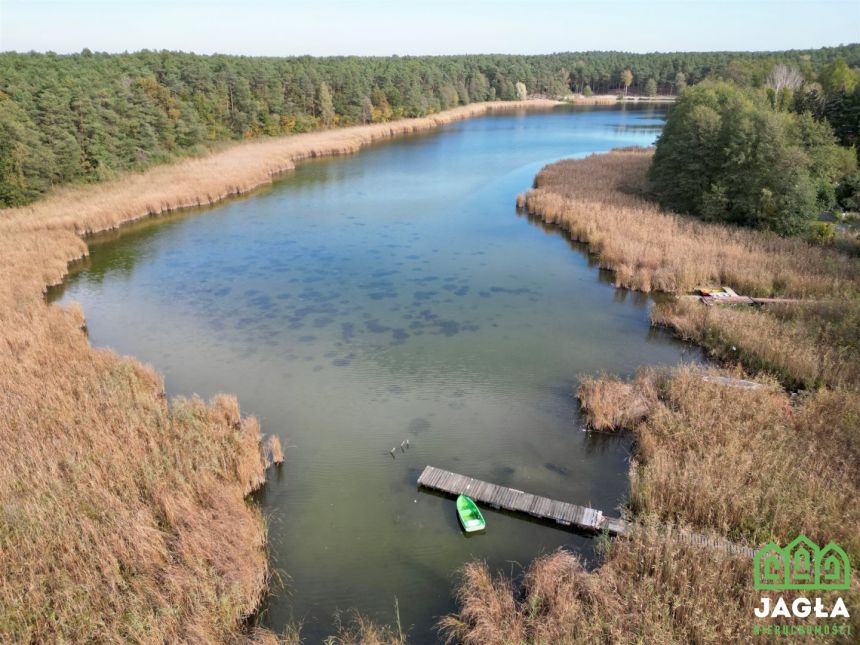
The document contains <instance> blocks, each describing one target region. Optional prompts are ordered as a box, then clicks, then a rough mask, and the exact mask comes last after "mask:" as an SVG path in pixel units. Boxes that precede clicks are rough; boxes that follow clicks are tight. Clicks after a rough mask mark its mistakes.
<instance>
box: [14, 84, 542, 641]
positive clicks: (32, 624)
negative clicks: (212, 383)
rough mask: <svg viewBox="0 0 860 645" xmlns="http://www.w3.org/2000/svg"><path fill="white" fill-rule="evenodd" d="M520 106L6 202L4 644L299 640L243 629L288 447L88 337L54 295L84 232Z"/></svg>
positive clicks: (259, 578)
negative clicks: (253, 494)
mask: <svg viewBox="0 0 860 645" xmlns="http://www.w3.org/2000/svg"><path fill="white" fill-rule="evenodd" d="M551 104H552V102H549V101H545V102H529V103H528V105H539V106H540V105H547V106H548V105H551ZM522 105H524V104H521V103H514V102H511V103H504V104H478V105H472V106H468V107H464V108H458V109H456V110H452V111H449V112H447V113H442V114H438V115H434V116H432V117H428V118H424V119H413V120H405V121H400V122H392V123H387V124H383V125H373V126H361V127H356V128H344V129H342V130H333V131H327V132H320V133H314V134H308V135H302V136H295V137H285V138H279V139H270V140H266V141H261V142H250V143H243V144H238V145H235V146H233V147H230V148H228V149H226V150H224V151H222V152H219V153H215V154H212V155H209V156H206V157H202V158H198V159H191V160H186V161H182V162H179V163H177V164H174V165H171V166H163V167H159V168H154V169H152V170H149V171H147V172H144V173H138V174H132V175H128V176H126V177H124V178H122V179H120V180H117V181H112V182H107V183H104V184H101V185H97V186H89V187H84V188H64V189H60V190H58V191H56V192H55V193H53V194H52V195H50V196H48V197H47V198H46V199H44V200H42V201H39V202H36V203H34V204H32V205H30V206H27V207H24V208H16V209H7V210H3V211H0V240H2V245H3V252H2V253H0V348H2V351H0V392H2V396H0V500H2V505H0V511H2V522H0V552H2V554H3V557H2V558H0V580H2V581H3V583H4V584H3V585H0V641H2V642H93V641H95V642H102V641H103V642H120V641H135V642H225V641H226V642H236V641H244V640H252V641H257V642H276V641H283V642H297V639H298V634H297V631H296V630H295V629H292V630H289V631H288V632H287V633H285V634H283V635H281V636H276V635H274V634H272V633H271V632H267V631H265V630H261V629H254V630H253V631H248V628H247V627H246V626H245V624H244V619H245V618H246V617H247V616H249V615H250V614H252V613H253V612H254V611H255V610H256V608H257V606H258V603H259V601H260V598H261V596H262V594H263V593H264V592H265V590H266V588H267V583H268V569H267V558H266V553H265V540H266V531H265V524H264V521H263V518H262V517H261V515H260V513H259V511H258V510H257V509H256V508H255V507H254V506H252V505H251V504H249V502H248V501H247V500H246V495H247V494H248V493H249V492H250V491H251V490H253V489H254V488H255V487H257V486H260V485H261V484H262V483H263V482H264V481H265V467H266V465H267V464H268V463H270V462H272V461H277V460H279V459H281V458H282V456H283V455H282V451H281V448H280V444H279V443H277V440H276V439H270V440H268V441H266V442H262V441H261V437H260V430H259V426H258V424H257V422H256V421H255V420H254V419H253V418H242V416H241V415H240V411H239V406H238V403H237V402H236V400H235V399H234V398H232V397H229V396H225V395H220V396H217V397H215V398H214V399H213V400H212V401H210V402H209V403H204V402H203V401H201V400H199V399H194V398H193V399H176V400H174V401H167V400H166V397H165V394H164V384H163V383H162V381H161V379H160V377H158V376H157V375H156V374H155V372H154V371H153V370H152V369H150V368H148V367H145V366H143V365H141V364H140V363H138V362H137V361H135V360H134V359H131V358H121V357H119V356H117V355H116V354H114V353H112V352H109V351H104V350H95V349H93V348H92V347H91V346H90V345H89V342H88V340H87V337H86V334H85V332H84V330H83V326H84V314H83V312H82V311H81V309H80V307H78V306H75V305H72V306H71V307H68V308H65V309H63V308H61V307H59V306H54V305H51V306H49V305H47V304H46V303H45V301H44V297H43V294H44V292H45V289H46V287H47V286H48V285H52V284H57V283H59V282H60V281H61V280H62V279H63V277H64V276H65V274H66V272H67V268H68V263H69V262H70V261H72V260H74V259H76V258H80V257H82V256H85V255H86V254H87V245H86V242H85V241H84V240H83V239H82V238H81V236H82V235H84V234H88V233H92V232H96V231H102V230H106V229H111V228H116V227H118V226H120V225H121V224H123V223H126V222H130V221H133V220H135V219H139V218H141V217H146V216H149V215H155V214H158V213H163V212H167V211H170V210H175V209H178V208H182V207H185V206H190V205H197V204H208V203H212V202H215V201H217V200H218V199H221V198H223V197H226V196H228V195H232V194H236V193H241V192H246V191H248V190H251V189H253V188H255V187H257V186H260V185H262V184H265V183H267V182H269V181H271V179H272V177H273V176H274V175H275V174H277V173H279V172H282V171H284V170H288V169H290V168H292V167H293V164H294V163H295V162H296V161H298V160H300V159H304V158H307V157H313V156H321V155H331V154H342V153H347V152H354V151H355V150H357V149H358V148H360V147H361V146H362V145H365V144H367V143H370V142H371V141H374V140H377V139H382V138H387V137H392V136H395V135H398V134H405V133H409V132H415V131H419V130H425V129H428V128H431V127H436V126H438V125H440V124H443V123H448V122H451V121H454V120H457V119H463V118H467V117H470V116H476V115H479V114H484V113H486V112H488V111H490V110H495V109H510V108H515V107H520V106H522ZM365 627H368V625H365ZM368 629H370V627H368ZM377 629H378V638H377V641H378V642H385V638H387V636H386V634H388V632H387V631H385V630H384V629H382V628H377ZM367 633H370V631H368V632H367ZM398 635H399V632H398ZM345 642H346V641H345Z"/></svg>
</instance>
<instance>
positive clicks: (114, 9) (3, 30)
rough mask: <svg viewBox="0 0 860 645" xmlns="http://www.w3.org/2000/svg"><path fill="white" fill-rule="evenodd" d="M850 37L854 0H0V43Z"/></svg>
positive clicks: (134, 46) (644, 46)
mask: <svg viewBox="0 0 860 645" xmlns="http://www.w3.org/2000/svg"><path fill="white" fill-rule="evenodd" d="M852 42H860V0H807V1H801V0H721V1H717V0H710V1H709V0H640V1H638V2H637V1H621V2H614V1H611V0H604V1H603V2H599V1H598V2H595V1H582V2H580V1H574V0H568V1H564V0H519V1H518V2H513V1H510V0H457V1H452V0H438V1H437V2H426V1H423V0H400V1H399V2H393V1H390V0H363V1H361V2H359V1H355V0H311V1H309V0H242V1H240V0H0V51H9V50H15V51H30V50H36V51H54V52H58V53H69V52H77V51H80V50H81V49H83V48H84V47H88V48H89V49H91V50H93V51H108V52H122V51H137V50H140V49H171V50H182V51H194V52H197V53H201V54H209V53H215V52H218V53H227V54H246V55H266V56H289V55H302V54H310V55H315V56H323V55H343V54H362V55H383V56H385V55H391V54H399V55H417V54H471V53H511V54H544V53H552V52H557V51H585V50H610V49H611V50H623V51H633V52H650V51H713V50H780V49H807V48H815V47H823V46H831V45H839V44H846V43H852Z"/></svg>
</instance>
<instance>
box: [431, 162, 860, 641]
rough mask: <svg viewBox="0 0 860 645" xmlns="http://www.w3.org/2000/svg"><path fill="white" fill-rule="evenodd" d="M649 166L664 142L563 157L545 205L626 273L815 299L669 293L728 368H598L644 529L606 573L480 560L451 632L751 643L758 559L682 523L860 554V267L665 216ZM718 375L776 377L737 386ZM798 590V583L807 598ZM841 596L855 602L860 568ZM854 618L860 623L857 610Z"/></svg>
mask: <svg viewBox="0 0 860 645" xmlns="http://www.w3.org/2000/svg"><path fill="white" fill-rule="evenodd" d="M649 163H650V152H648V151H642V150H633V151H616V152H612V153H609V154H606V155H598V156H592V157H589V158H587V159H583V160H576V161H563V162H560V163H557V164H553V165H551V166H548V167H547V168H544V169H543V170H542V171H541V173H540V174H539V175H538V177H537V179H536V182H535V186H536V187H535V189H534V190H532V191H530V192H529V193H528V195H527V197H526V199H525V202H526V206H527V208H528V210H529V212H530V214H532V215H533V216H537V217H539V218H541V219H543V220H544V221H545V222H547V223H549V224H556V225H559V226H561V227H563V228H564V229H566V230H568V231H569V232H570V234H571V236H572V237H574V238H575V239H577V240H579V241H582V242H585V243H587V244H588V247H589V250H590V251H591V252H592V253H593V254H594V255H595V256H596V257H597V260H598V263H599V264H600V266H602V267H603V268H607V269H611V270H613V271H615V276H616V285H617V286H621V287H627V288H632V289H639V290H643V291H651V290H661V291H666V292H669V293H678V294H682V293H687V292H689V291H691V290H692V289H693V288H695V287H696V286H700V285H712V286H713V285H727V286H731V287H733V288H734V289H736V290H737V291H739V292H741V293H745V294H750V295H761V296H764V295H784V296H791V297H798V298H806V299H809V302H807V303H804V304H803V305H800V306H798V305H779V306H767V307H766V308H761V309H756V308H750V307H745V306H740V307H723V306H719V307H718V306H715V307H705V306H704V305H702V304H701V303H699V302H697V301H690V300H685V299H668V300H667V301H666V302H665V303H663V304H660V305H658V306H657V307H655V309H654V311H653V313H652V320H653V322H654V323H655V324H660V325H666V326H669V327H671V328H672V329H674V330H675V331H676V332H677V333H678V334H679V335H681V336H682V337H684V338H686V339H688V340H690V341H693V342H696V343H699V344H701V345H703V346H705V347H706V348H708V349H709V350H710V351H711V352H712V354H713V355H715V356H717V357H719V358H720V359H722V361H723V363H724V364H725V365H727V366H729V369H719V368H716V367H710V368H702V367H694V366H687V367H680V368H675V369H664V370H655V369H652V368H645V369H641V370H640V371H639V372H638V373H637V375H636V376H635V378H633V379H632V380H630V381H624V380H621V379H618V378H614V377H611V376H606V375H603V376H600V377H584V378H582V379H581V381H580V387H579V390H578V395H579V398H580V401H581V403H582V406H583V411H584V415H585V419H586V422H587V423H588V424H589V426H590V427H591V428H593V429H598V430H602V431H615V430H620V429H627V430H631V431H632V432H633V436H634V438H635V447H636V449H635V455H634V458H633V459H632V461H631V467H630V501H629V506H628V509H627V512H628V514H629V517H630V518H631V519H634V520H635V521H636V523H637V526H638V527H639V528H638V529H637V531H636V532H635V533H634V535H633V536H632V537H631V538H629V539H627V538H619V539H616V540H614V541H613V542H612V544H611V545H610V546H609V547H608V548H607V549H606V551H605V553H604V557H603V561H602V563H601V564H600V566H599V567H598V568H597V569H596V570H594V571H593V572H588V571H586V570H585V569H584V567H583V566H582V564H581V562H580V561H579V560H578V559H577V558H576V557H575V556H574V555H572V554H570V553H566V552H564V551H561V552H557V553H555V554H551V555H548V556H545V557H542V558H539V559H537V560H535V561H534V562H533V563H532V564H531V565H530V566H529V568H528V569H527V570H526V571H525V573H524V575H523V576H522V578H521V579H520V580H514V579H511V578H508V577H504V576H497V577H493V575H492V574H491V572H490V571H489V570H488V569H487V567H486V566H485V565H484V564H483V563H480V562H473V563H470V564H469V565H467V566H466V567H465V568H464V570H463V571H462V577H461V580H460V583H459V586H458V600H459V604H460V609H459V611H458V612H457V613H456V614H453V615H451V616H447V617H445V618H443V619H442V621H441V622H440V629H441V630H442V633H443V634H445V635H446V636H447V638H448V639H449V641H452V642H453V641H458V642H464V643H469V644H470V643H508V642H516V643H549V642H558V643H575V642H576V643H578V642H588V643H599V642H617V643H643V642H660V643H688V642H699V643H724V642H742V641H747V640H750V639H751V638H752V628H753V625H754V624H755V623H756V622H757V621H756V619H755V618H754V615H753V607H754V606H755V605H757V604H758V599H759V597H760V596H762V595H766V593H764V592H760V591H757V590H755V589H753V586H752V581H753V576H752V563H751V562H750V561H749V560H742V559H738V558H735V557H733V556H729V555H727V554H726V553H724V552H721V551H716V550H713V549H705V548H702V547H698V546H694V545H692V544H684V543H682V542H678V541H674V540H668V539H665V535H666V531H667V528H666V527H673V526H675V527H682V528H685V529H687V528H689V529H693V530H695V531H697V532H701V533H705V534H711V535H715V536H720V537H724V538H728V539H731V540H733V541H737V542H740V543H744V544H748V545H751V546H759V545H761V544H763V543H765V542H767V541H768V540H771V539H773V540H775V541H777V542H778V543H781V544H786V543H787V542H788V541H790V540H792V539H793V538H795V537H796V536H797V535H798V534H799V533H804V534H805V535H807V536H808V537H810V538H811V539H812V540H813V541H816V542H817V543H819V544H822V545H823V544H825V543H827V542H829V541H831V540H832V541H835V542H836V543H838V544H840V545H841V546H842V547H843V548H844V549H845V550H846V552H847V553H848V555H849V559H850V560H851V561H852V562H855V563H856V562H858V561H860V505H858V504H857V499H858V497H859V496H860V479H858V478H857V472H858V471H860V387H858V386H860V296H858V294H860V264H858V262H857V260H856V259H854V258H851V257H850V256H849V255H846V254H842V253H840V252H838V251H834V250H828V249H823V248H821V247H817V246H812V245H809V244H807V243H806V242H803V241H800V240H796V239H782V238H778V237H776V236H774V235H770V234H766V233H759V232H754V231H750V230H744V229H737V228H731V227H725V226H719V225H712V224H705V223H702V222H699V221H696V220H692V219H688V218H685V217H682V216H679V215H676V214H672V213H665V212H662V211H661V210H660V209H659V208H658V207H656V206H655V205H653V204H651V203H650V202H648V201H647V200H646V199H645V197H644V196H645V195H646V193H647V190H646V188H647V187H646V185H645V179H644V178H645V170H646V169H647V167H648V164H649ZM518 205H521V203H520V202H519V201H518ZM708 374H710V375H711V376H717V375H720V376H733V377H736V378H737V377H741V378H747V379H755V380H757V381H759V382H760V383H761V384H762V385H763V387H760V388H758V389H740V388H735V387H729V386H726V385H723V384H719V383H716V382H712V381H706V380H704V379H703V377H704V376H706V375H708ZM783 386H788V387H789V388H792V389H796V388H805V389H804V390H802V391H800V392H791V391H790V390H789V391H787V390H785V389H783ZM658 527H663V528H658ZM792 593H795V594H797V592H784V593H783V595H785V596H786V598H787V599H788V601H789V602H791V599H792V598H793V596H792V595H791V594H792ZM818 593H819V592H816V595H817V594H818ZM835 594H836V592H834V596H835ZM838 594H839V595H842V596H843V597H844V598H845V601H846V603H847V605H848V606H849V607H854V608H856V607H857V606H858V604H860V581H858V580H857V578H856V576H855V577H854V578H853V580H852V587H851V589H850V590H849V591H847V592H838ZM831 598H832V596H831ZM780 622H781V623H783V624H786V623H789V622H790V621H788V620H786V619H781V620H780ZM809 622H811V621H801V623H809ZM824 622H826V621H824ZM850 622H851V625H852V630H853V633H856V632H857V629H858V628H860V621H859V620H858V617H857V615H856V611H853V613H852V617H851V620H850ZM759 624H766V623H764V621H761V622H760V623H759ZM818 624H821V621H819V623H818ZM823 640H826V641H829V642H833V641H837V642H838V641H839V637H838V636H836V637H830V638H824V639H823Z"/></svg>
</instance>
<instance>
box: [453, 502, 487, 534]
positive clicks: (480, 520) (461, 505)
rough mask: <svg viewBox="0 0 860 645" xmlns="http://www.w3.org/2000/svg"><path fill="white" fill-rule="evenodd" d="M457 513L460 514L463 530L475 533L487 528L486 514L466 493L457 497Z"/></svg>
mask: <svg viewBox="0 0 860 645" xmlns="http://www.w3.org/2000/svg"><path fill="white" fill-rule="evenodd" d="M457 515H459V516H460V524H462V525H463V530H464V531H466V533H474V532H476V531H483V530H484V529H485V528H487V523H486V522H485V521H484V516H483V515H481V511H479V510H478V507H477V506H476V505H475V502H473V501H472V500H471V499H470V498H468V497H466V496H465V495H460V496H459V497H458V498H457Z"/></svg>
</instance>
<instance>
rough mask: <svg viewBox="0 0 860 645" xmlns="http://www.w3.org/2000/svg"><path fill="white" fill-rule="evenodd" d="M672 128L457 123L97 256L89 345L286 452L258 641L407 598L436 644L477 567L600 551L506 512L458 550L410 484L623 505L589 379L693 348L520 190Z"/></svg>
mask: <svg viewBox="0 0 860 645" xmlns="http://www.w3.org/2000/svg"><path fill="white" fill-rule="evenodd" d="M661 116H662V114H661V113H660V112H658V111H653V110H651V111H645V110H633V109H629V108H628V109H626V110H624V109H616V108H612V109H589V110H581V109H572V108H566V109H558V110H556V111H553V112H549V113H547V112H543V113H533V114H529V115H526V114H507V115H495V116H488V117H484V118H479V119H474V120H471V121H464V122H461V123H456V124H453V125H450V126H447V127H445V128H442V129H440V130H438V131H436V132H433V133H430V134H425V135H418V136H414V137H409V138H404V139H399V140H397V141H393V142H389V143H385V144H380V145H376V146H373V147H370V148H368V149H366V150H365V151H363V152H361V153H360V154H358V155H355V156H351V157H345V158H337V159H328V160H322V161H313V162H308V163H304V164H302V165H300V166H299V167H298V169H297V170H296V171H295V172H294V173H291V174H289V175H288V176H286V177H285V178H284V179H283V180H281V181H279V182H278V183H277V184H276V185H275V186H273V187H272V188H271V189H267V190H266V191H263V192H259V193H257V194H255V195H253V196H251V197H249V198H246V199H242V200H237V201H233V202H231V203H228V204H226V205H222V206H219V207H216V208H213V209H210V210H209V211H208V212H207V213H206V214H205V216H202V215H200V214H199V213H192V214H186V215H183V216H180V217H169V218H164V219H162V220H159V221H158V222H157V223H150V224H147V225H144V226H138V227H135V228H132V229H130V230H129V231H128V232H125V233H124V234H123V235H121V236H118V237H115V238H114V239H110V240H101V241H99V242H97V243H94V244H92V245H91V250H92V257H91V259H90V260H89V262H88V263H87V265H86V266H84V268H83V269H82V270H81V271H80V272H78V273H76V274H75V275H74V276H73V277H71V278H70V279H69V281H68V282H67V284H66V285H65V288H64V291H63V292H62V293H61V294H60V295H59V296H58V297H59V298H60V299H61V300H62V301H63V302H70V301H78V302H80V303H82V305H83V307H84V310H85V312H86V315H87V321H88V325H89V332H90V336H91V338H92V341H93V343H94V344H95V345H97V346H107V347H111V348H114V349H115V350H117V351H118V352H120V353H123V354H133V355H134V356H137V357H139V358H140V359H142V360H143V361H145V362H149V363H151V364H153V365H154V366H155V367H156V368H157V369H158V370H159V371H160V372H162V373H163V374H164V375H165V377H166V380H167V386H168V389H169V391H170V393H171V394H190V393H198V394H200V395H201V396H204V397H208V396H210V395H212V394H214V393H216V392H221V391H225V392H231V393H235V394H236V395H238V397H239V400H240V402H241V405H242V410H243V412H245V413H248V414H255V415H257V416H258V417H259V418H260V421H261V423H262V427H263V430H264V431H265V432H268V433H275V434H277V435H279V436H280V438H281V440H282V442H283V443H284V445H285V446H287V462H286V463H285V464H284V466H283V467H281V468H280V469H279V470H277V472H273V473H272V474H271V476H270V481H269V484H268V485H267V486H266V488H265V490H264V491H263V492H262V494H261V495H260V503H261V504H262V508H263V510H264V512H265V514H266V516H267V517H268V522H269V534H270V549H271V559H272V564H273V566H274V567H276V568H277V569H279V570H282V571H283V572H285V575H284V576H283V584H282V585H281V586H280V587H276V592H275V594H274V595H273V597H272V598H270V599H269V601H268V603H267V605H266V607H265V611H264V613H263V622H264V623H266V624H267V625H269V626H271V627H274V628H276V629H278V628H282V627H283V626H284V625H285V624H286V623H287V622H289V621H291V620H297V621H301V622H302V623H303V624H304V629H303V633H304V635H305V637H306V639H307V642H317V641H319V640H321V638H322V637H323V636H325V635H326V634H328V633H330V631H329V630H330V628H331V625H332V623H333V620H334V615H335V612H337V611H338V610H346V609H349V608H356V609H358V610H360V611H361V612H363V613H364V614H366V615H368V616H370V617H372V618H374V619H377V620H381V621H385V622H390V621H391V620H392V619H393V612H394V602H395V598H397V600H398V602H399V606H400V614H401V620H402V622H403V625H404V627H405V628H407V629H409V631H410V634H411V636H412V640H413V641H414V642H425V641H432V640H435V638H436V635H435V632H433V629H432V628H433V624H434V622H435V620H436V617H438V616H440V615H443V614H445V613H446V612H448V611H451V610H452V609H453V607H454V605H453V601H452V598H451V590H452V583H453V579H454V573H455V571H456V569H457V568H458V567H459V566H460V565H462V564H463V563H464V562H466V561H468V560H471V559H473V558H481V559H485V560H487V561H488V562H489V563H490V565H491V566H493V567H494V568H500V569H504V570H506V571H509V572H510V571H511V570H513V571H514V572H516V571H517V570H518V564H517V563H519V564H527V563H528V561H529V560H531V559H532V558H533V557H534V556H536V555H538V554H540V553H545V552H549V551H552V550H553V549H556V548H558V547H560V546H567V547H569V548H571V549H573V550H576V551H577V552H579V553H581V554H582V555H583V557H585V558H591V557H592V556H593V551H592V550H593V540H592V539H590V538H588V537H582V536H578V535H576V534H574V533H571V532H569V531H566V530H561V529H559V528H556V527H554V526H549V525H546V524H540V523H536V522H532V521H527V520H524V519H522V518H520V517H514V516H511V515H507V514H504V513H499V512H495V511H492V510H486V511H485V516H486V519H487V522H488V531H487V532H486V534H484V535H479V536H476V537H470V538H466V537H465V536H464V535H463V534H462V533H461V531H460V530H459V528H458V525H457V520H456V517H455V512H454V504H453V502H452V501H451V500H448V499H444V498H442V497H439V496H436V495H433V494H428V493H426V492H420V491H418V490H416V485H415V482H416V479H417V477H418V474H419V473H420V472H421V469H422V468H423V467H424V466H425V465H427V464H432V465H435V466H439V467H443V468H447V469H449V470H454V471H457V472H461V473H464V474H469V475H473V476H476V477H480V478H485V479H488V480H491V481H494V482H497V483H500V484H506V485H511V486H514V487H516V488H519V489H523V490H527V491H529V492H533V493H539V494H543V495H547V496H550V497H556V498H561V499H566V500H569V501H572V502H576V503H580V504H592V505H594V506H596V507H597V508H601V509H603V510H604V511H612V510H613V509H615V508H616V507H617V506H618V505H619V504H621V503H623V501H624V498H625V494H626V490H627V466H628V457H629V451H630V445H629V442H628V440H627V439H624V438H612V437H607V436H589V435H588V434H586V433H584V432H582V431H581V430H580V428H581V423H580V420H579V416H578V410H577V403H576V400H575V398H574V396H573V394H572V393H573V389H574V387H575V386H576V382H577V375H579V374H582V373H594V372H596V371H599V370H606V371H610V372H615V373H619V374H629V373H631V372H632V371H633V370H635V368H636V367H637V366H639V365H642V364H648V363H650V364H657V363H659V364H674V363H678V362H681V361H685V360H697V359H698V354H690V353H689V352H690V350H686V349H685V348H684V347H683V346H682V345H680V344H678V343H676V342H674V341H673V340H672V339H671V338H670V337H669V336H668V335H667V334H665V333H662V332H660V331H655V330H653V329H650V328H649V324H648V308H649V299H648V298H647V297H646V296H644V295H642V294H633V293H628V292H625V291H622V290H616V289H614V288H613V287H612V284H611V280H610V279H609V277H608V276H607V275H605V274H603V273H601V272H600V271H598V269H596V268H595V267H594V266H593V265H592V264H590V263H589V259H588V257H587V256H586V255H585V254H584V253H583V251H582V249H581V248H579V247H577V246H575V245H572V244H571V243H569V242H568V241H567V240H566V238H565V237H564V236H563V235H561V234H559V233H557V232H555V231H552V230H545V229H544V228H543V227H541V226H540V225H537V224H535V223H532V222H530V221H528V219H527V218H525V217H523V216H521V215H517V213H516V212H515V209H514V197H515V196H516V194H517V193H518V192H521V191H523V190H525V189H527V188H528V187H529V186H530V185H531V182H532V180H533V178H534V175H535V174H536V173H537V171H538V170H539V169H540V168H541V166H543V165H544V164H546V163H549V162H551V161H554V160H557V159H559V158H562V157H570V156H582V155H584V154H587V153H590V152H595V151H603V150H608V149H610V148H613V147H617V146H627V145H632V144H640V145H647V144H650V143H652V142H653V140H654V139H655V137H656V135H657V133H658V132H659V128H660V125H661V123H662V120H661ZM405 439H408V440H409V445H410V448H409V449H408V451H406V452H401V450H400V449H398V450H397V451H396V452H395V456H394V457H392V456H391V455H390V454H389V450H390V449H391V448H392V447H395V446H399V444H400V443H401V442H402V441H404V440H405Z"/></svg>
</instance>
